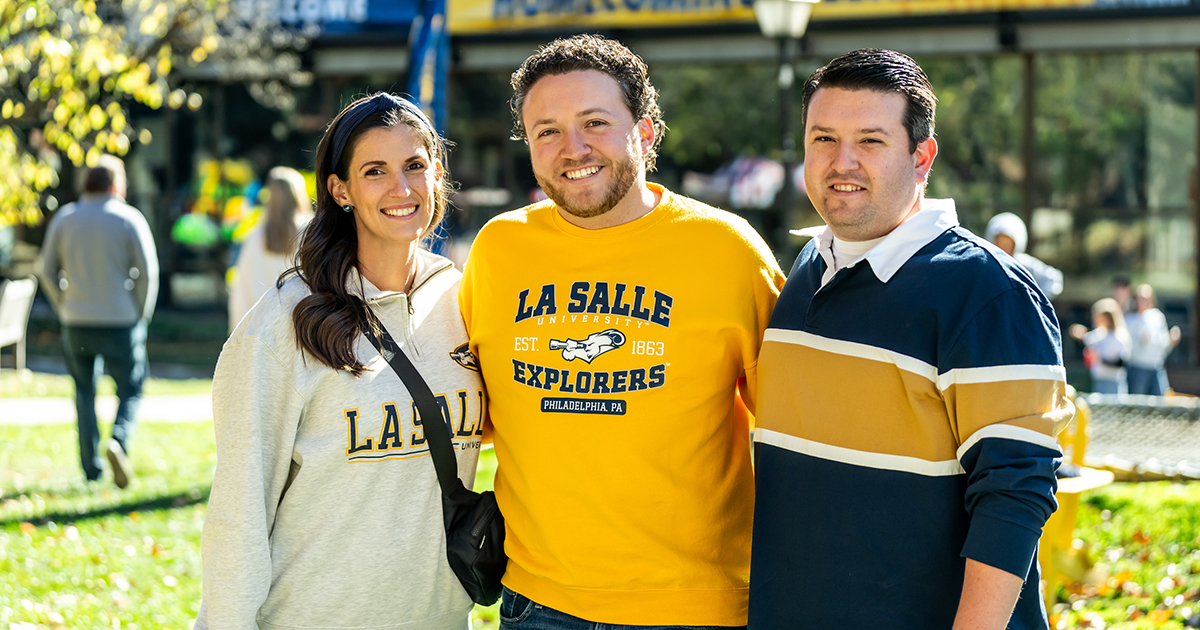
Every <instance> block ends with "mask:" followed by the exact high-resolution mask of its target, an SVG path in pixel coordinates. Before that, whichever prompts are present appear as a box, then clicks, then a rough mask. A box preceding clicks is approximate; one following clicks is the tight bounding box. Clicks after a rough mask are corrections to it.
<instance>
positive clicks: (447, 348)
mask: <svg viewBox="0 0 1200 630" xmlns="http://www.w3.org/2000/svg"><path fill="white" fill-rule="evenodd" d="M445 151H446V149H445V144H444V141H443V140H442V139H441V137H440V136H439V135H438V133H437V132H436V131H435V130H434V128H433V126H432V125H431V124H430V123H429V120H428V119H427V118H426V117H425V115H424V114H423V113H421V110H420V109H418V108H417V106H416V105H413V104H412V103H409V102H408V101H405V100H402V99H400V98H399V97H396V96H393V95H391V94H387V93H380V94H376V95H374V96H371V97H368V98H363V99H360V100H358V101H355V102H354V103H352V104H351V105H350V106H348V107H347V108H346V109H345V110H343V111H342V113H341V114H339V115H338V116H337V118H335V119H334V120H333V122H332V123H331V124H330V125H329V128H328V129H327V130H326V132H325V136H324V137H323V138H322V139H321V142H320V144H319V145H318V146H317V152H316V162H317V182H318V186H317V207H316V216H315V217H313V220H312V222H311V223H310V225H309V227H308V228H306V229H305V230H304V232H303V234H302V235H301V237H300V247H299V253H298V254H297V259H298V262H299V266H298V268H297V269H296V270H295V271H294V272H290V273H289V274H288V277H287V278H286V280H285V281H284V282H283V283H282V284H281V286H280V287H279V288H278V289H269V290H268V291H267V293H266V295H264V296H263V298H262V299H261V300H259V301H258V303H257V304H255V305H254V306H253V307H252V308H251V309H250V312H249V313H248V314H247V315H246V317H245V318H243V319H242V321H241V322H240V323H239V324H238V325H237V327H236V329H235V330H234V331H233V334H232V335H231V336H230V338H229V341H227V342H226V343H225V347H224V349H223V350H222V352H221V358H220V360H219V361H218V362H217V370H216V374H215V376H214V378H213V422H214V425H215V428H216V443H217V470H216V475H215V477H214V479H213V486H212V495H211V497H210V499H209V502H208V510H207V512H206V514H205V518H204V532H203V535H202V539H201V552H202V559H203V567H204V573H203V582H202V591H203V592H202V600H201V606H200V613H199V616H198V617H197V619H196V624H195V628H196V630H210V629H212V630H217V629H220V630H225V629H227V628H238V629H245V630H251V629H255V630H296V629H299V628H304V629H305V630H335V629H336V630H349V629H351V628H358V629H363V628H371V629H372V630H466V629H467V628H468V625H469V615H470V612H471V609H472V608H473V603H472V601H471V598H470V596H469V595H468V594H467V592H466V590H464V589H463V587H462V584H461V583H460V582H459V580H458V578H457V577H456V575H455V574H454V571H453V570H452V569H451V568H450V564H449V562H448V560H447V558H446V534H445V529H444V527H445V525H444V522H443V516H442V493H441V490H440V488H439V486H438V480H437V474H436V472H435V470H434V465H433V461H432V459H431V458H430V454H429V447H428V445H427V444H426V433H425V431H426V430H429V431H434V430H442V431H444V430H446V429H445V428H441V429H439V428H437V427H439V426H440V425H439V424H438V423H436V421H433V422H434V424H430V423H429V422H430V420H429V419H428V418H427V419H426V423H425V424H424V425H423V424H422V421H421V420H422V419H421V418H420V417H419V416H418V415H417V412H416V405H415V404H414V403H413V396H412V395H411V394H409V392H408V390H407V388H406V387H405V386H404V383H403V382H402V381H401V380H400V377H399V376H398V375H397V374H396V373H395V372H394V371H393V370H392V369H391V368H390V366H389V365H388V362H387V360H385V359H384V358H383V357H381V356H380V353H379V352H378V351H377V350H375V348H374V347H373V346H372V344H371V342H370V341H368V340H367V338H366V337H365V335H364V331H365V330H366V329H367V327H368V326H370V327H371V328H372V330H374V331H375V333H376V334H380V332H381V331H380V327H382V329H385V330H387V332H388V333H389V334H390V335H391V336H392V338H393V339H394V340H395V341H396V342H397V343H398V344H399V345H400V347H401V348H402V349H403V351H404V353H405V354H406V355H407V356H408V357H409V358H410V359H411V360H412V362H413V365H414V366H416V368H417V370H418V371H419V372H420V374H421V376H422V377H423V378H424V380H425V381H426V382H427V383H428V384H429V389H430V390H431V391H432V392H433V393H434V396H435V398H438V399H439V400H438V404H439V406H440V407H441V408H442V409H443V410H444V411H443V416H444V417H445V420H446V422H447V424H448V425H449V429H450V431H451V432H452V437H451V443H452V444H453V447H454V449H455V451H457V454H456V455H457V459H458V475H459V478H460V479H462V480H463V482H464V484H465V485H466V486H467V487H468V488H470V487H471V486H472V485H473V483H474V478H475V466H476V463H477V460H478V456H479V445H480V441H481V439H482V435H483V423H484V419H485V418H484V409H486V404H487V400H486V397H485V395H484V391H483V383H482V381H481V380H480V376H479V372H478V367H477V366H478V362H477V361H474V360H473V358H472V357H470V355H469V351H468V349H467V343H466V342H467V334H466V328H465V326H464V325H463V320H462V315H461V313H460V311H459V308H458V287H459V280H460V278H461V274H460V273H459V272H458V271H457V270H455V269H454V266H453V265H452V264H451V263H450V261H449V260H446V259H445V258H442V257H440V256H437V255H435V254H432V253H430V252H428V251H425V250H423V249H421V248H420V247H419V243H420V241H421V240H422V239H423V238H425V237H427V236H428V235H429V233H430V232H431V230H432V229H433V226H435V225H437V224H438V221H439V220H440V219H441V217H442V215H443V213H444V212H445V208H446V204H447V200H446V194H447V189H448V188H449V187H450V181H449V178H447V177H446V176H445V167H444V166H443V164H444V160H445ZM364 306H365V307H366V308H364Z"/></svg>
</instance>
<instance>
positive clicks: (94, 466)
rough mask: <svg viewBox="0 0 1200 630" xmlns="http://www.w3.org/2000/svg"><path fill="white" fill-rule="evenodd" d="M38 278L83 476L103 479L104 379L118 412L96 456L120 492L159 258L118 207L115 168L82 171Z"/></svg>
mask: <svg viewBox="0 0 1200 630" xmlns="http://www.w3.org/2000/svg"><path fill="white" fill-rule="evenodd" d="M39 275H40V276H41V279H42V290H43V291H45V293H46V297H48V298H49V299H50V303H51V304H52V305H53V306H54V309H55V311H57V313H58V318H59V320H60V321H61V322H62V341H63V354H64V356H65V358H66V363H67V370H68V371H69V372H70V373H71V378H72V379H73V380H74V381H75V411H76V416H77V418H78V426H79V457H80V462H81V463H82V465H83V473H84V475H86V476H87V479H88V480H89V481H95V480H96V479H99V478H100V474H101V473H102V472H103V462H102V461H101V457H100V452H99V450H100V430H99V427H98V426H97V423H96V381H97V380H98V379H99V378H100V376H101V375H102V374H103V372H104V370H105V369H107V371H108V373H109V375H110V376H112V378H113V380H114V381H115V382H116V385H117V398H118V399H119V403H118V405H117V416H116V418H115V419H114V420H113V426H112V435H111V439H109V440H108V442H107V444H106V446H105V450H104V453H105V456H106V457H107V459H108V463H109V465H110V467H111V468H112V475H113V483H115V484H116V485H117V487H118V488H124V487H126V486H127V485H129V480H130V479H131V478H132V476H133V469H132V467H131V465H130V463H129V458H128V457H129V446H130V438H131V437H132V435H133V430H134V424H135V422H136V420H137V411H138V405H139V404H140V403H141V397H142V384H143V383H144V382H145V379H146V373H147V371H148V369H149V364H148V361H147V357H146V327H147V325H148V323H149V321H150V317H151V316H152V315H153V314H154V303H155V300H156V299H157V297H158V254H157V252H156V250H155V247H154V237H153V235H152V234H151V232H150V225H149V224H148V223H147V222H146V218H145V217H144V216H142V213H141V212H140V211H138V209H137V208H134V207H133V206H130V205H129V204H127V203H125V164H124V162H122V161H121V160H120V158H117V157H115V156H111V155H104V156H101V157H100V159H99V160H98V161H97V162H96V165H95V166H93V167H91V168H89V169H88V170H87V175H86V179H85V181H84V186H83V194H82V195H81V196H80V198H79V200H78V201H76V202H74V203H71V204H68V205H66V206H64V207H63V208H62V209H61V210H59V211H58V213H57V214H55V215H54V218H53V219H51V221H50V226H49V227H48V228H47V230H46V239H45V242H44V244H43V246H42V253H41V260H40V263H39Z"/></svg>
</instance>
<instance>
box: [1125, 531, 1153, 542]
mask: <svg viewBox="0 0 1200 630" xmlns="http://www.w3.org/2000/svg"><path fill="white" fill-rule="evenodd" d="M1129 538H1130V539H1131V540H1133V542H1135V543H1138V544H1140V545H1149V544H1150V537H1149V536H1147V535H1146V533H1145V532H1143V531H1142V530H1140V529H1139V530H1137V531H1135V532H1133V535H1132V536H1130V537H1129Z"/></svg>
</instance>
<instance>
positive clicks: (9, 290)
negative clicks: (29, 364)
mask: <svg viewBox="0 0 1200 630" xmlns="http://www.w3.org/2000/svg"><path fill="white" fill-rule="evenodd" d="M35 293H37V280H36V279H34V278H32V277H30V278H22V279H20V280H4V281H0V348H3V347H4V346H10V345H13V344H16V346H17V347H16V366H17V369H18V370H23V369H25V329H26V328H27V327H28V325H29V311H30V309H32V308H33V296H34V294H35Z"/></svg>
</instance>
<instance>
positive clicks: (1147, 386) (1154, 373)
mask: <svg viewBox="0 0 1200 630" xmlns="http://www.w3.org/2000/svg"><path fill="white" fill-rule="evenodd" d="M1125 382H1127V383H1128V384H1129V393H1130V394H1145V395H1147V396H1162V395H1163V394H1165V393H1166V392H1167V387H1168V386H1167V371H1166V370H1164V369H1157V370H1156V369H1154V368H1141V367H1136V366H1133V365H1126V366H1125Z"/></svg>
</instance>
